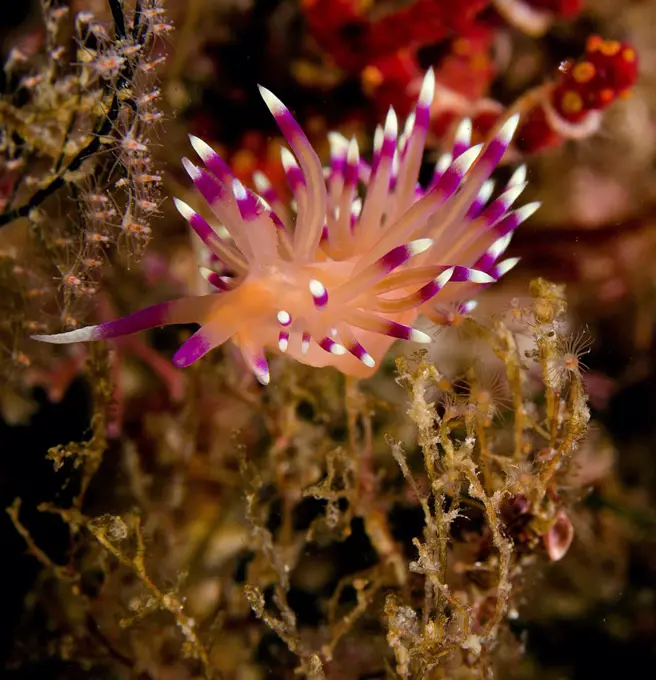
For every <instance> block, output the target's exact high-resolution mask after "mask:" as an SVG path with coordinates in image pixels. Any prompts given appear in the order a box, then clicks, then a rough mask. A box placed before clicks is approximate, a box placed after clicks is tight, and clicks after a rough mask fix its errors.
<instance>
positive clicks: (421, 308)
mask: <svg viewBox="0 0 656 680" xmlns="http://www.w3.org/2000/svg"><path fill="white" fill-rule="evenodd" d="M434 87H435V83H434V77H433V74H432V72H431V71H429V72H428V73H427V75H426V78H425V80H424V84H423V87H422V89H421V92H420V95H419V99H418V102H417V106H416V108H415V111H414V113H413V114H411V116H410V117H409V119H408V121H407V122H406V126H405V130H404V131H403V133H402V134H401V135H399V134H398V124H397V120H396V115H395V114H394V112H393V111H392V110H390V112H389V114H388V116H387V120H386V122H385V126H384V128H378V129H377V131H376V135H375V139H374V157H373V160H372V164H371V165H369V164H368V163H366V162H364V161H362V160H361V159H360V155H359V150H358V147H357V143H356V142H355V140H351V141H350V142H348V141H347V140H345V139H344V138H342V137H341V136H340V135H337V134H335V133H333V134H331V137H330V141H331V159H330V167H329V168H327V169H325V170H324V168H323V167H322V165H321V162H320V160H319V158H318V156H317V154H316V153H315V152H314V150H313V149H312V147H311V145H310V143H309V141H308V140H307V138H306V136H305V134H304V133H303V131H302V130H301V128H300V126H299V125H298V123H297V122H296V121H295V120H294V119H293V117H292V116H291V114H290V112H289V111H288V110H287V109H286V108H285V106H284V105H283V104H282V102H280V101H279V100H278V99H277V98H276V97H275V96H274V95H273V94H272V93H271V92H269V91H268V90H265V89H264V88H261V92H262V96H263V98H264V101H265V103H266V104H267V106H268V107H269V109H270V111H271V113H272V114H273V116H274V118H275V119H276V122H277V123H278V125H279V127H280V129H281V131H282V133H283V135H284V136H285V138H286V140H287V142H288V143H289V146H290V147H291V151H292V152H293V153H292V152H290V151H289V150H287V149H283V152H282V163H283V167H284V170H285V175H286V178H287V181H288V183H289V186H290V189H291V191H292V193H293V195H294V202H295V212H296V214H295V216H294V217H292V214H293V211H291V210H290V206H288V205H286V204H285V203H284V202H283V201H282V200H281V199H280V198H279V197H278V196H277V195H276V193H275V192H274V191H273V189H272V187H271V185H270V183H269V182H268V181H267V179H266V178H265V177H263V176H261V175H259V176H255V177H254V182H255V185H256V187H257V189H258V192H259V193H255V192H254V191H252V190H250V189H247V188H246V187H244V186H243V185H242V184H241V182H239V181H238V180H237V179H236V178H235V177H234V175H233V174H232V173H231V171H230V169H229V168H228V167H227V165H226V164H225V163H224V162H223V161H222V159H221V158H220V157H219V156H218V154H216V152H215V151H213V150H212V149H211V148H210V147H209V146H208V145H207V144H205V143H204V142H203V141H202V140H200V139H198V138H195V137H192V138H191V142H192V146H193V147H194V149H195V150H196V152H197V153H198V155H199V156H200V158H201V160H202V161H203V163H204V166H205V167H199V166H196V165H195V164H193V163H191V162H190V161H189V160H187V159H183V165H184V167H185V169H186V170H187V172H188V173H189V175H190V177H191V179H192V180H193V182H194V184H195V186H196V187H197V189H198V190H199V192H200V193H201V194H202V196H203V197H204V199H205V200H206V201H207V203H208V204H209V206H210V208H211V209H212V211H213V212H214V214H215V216H216V217H217V219H218V220H219V221H220V222H221V223H222V224H223V225H224V226H225V228H226V230H227V231H228V233H229V235H230V238H224V237H223V236H221V235H220V234H219V233H217V232H216V231H215V230H214V229H213V227H212V226H211V225H210V224H208V223H207V222H206V221H205V220H204V219H203V217H201V216H200V215H199V214H198V213H197V212H195V211H194V210H193V209H192V208H190V207H189V206H188V205H186V204H185V203H183V202H182V201H179V200H177V199H174V201H175V204H176V207H177V208H178V210H179V211H180V213H181V214H182V216H183V217H184V218H185V219H186V220H187V221H188V222H189V225H190V226H191V228H192V229H193V230H194V231H195V232H196V234H197V235H198V236H199V237H200V239H201V240H202V241H203V243H204V244H205V246H206V247H207V248H208V249H209V251H210V253H211V256H212V257H213V260H214V265H215V267H214V269H206V268H204V267H201V273H202V274H203V276H204V277H205V278H206V280H207V282H208V290H212V291H214V292H212V293H210V294H208V295H203V296H194V297H187V298H182V299H180V300H174V301H170V302H164V303H160V304H158V305H154V306H152V307H148V308H146V309H142V310H139V311H137V312H135V313H133V314H130V315H128V316H126V317H123V318H121V319H117V320H115V321H110V322H107V323H103V324H100V325H98V326H90V327H87V328H81V329H78V330H74V331H69V332H67V333H60V334H55V335H40V336H34V337H35V338H36V339H38V340H42V341H45V342H51V343H69V342H80V341H89V340H103V339H107V338H112V337H117V336H121V335H126V334H128V333H134V332H137V331H140V330H144V329H147V328H153V327H155V326H161V325H168V324H181V323H198V324H199V325H200V329H199V330H198V331H197V332H196V333H194V334H193V335H192V336H191V337H190V338H189V339H188V340H187V341H186V342H185V343H184V344H183V345H182V347H181V348H180V349H179V350H178V351H177V352H176V354H175V355H174V357H173V362H174V364H176V365H177V366H179V367H185V366H188V365H190V364H191V363H193V362H194V361H196V360H198V359H200V358H201V357H202V356H204V355H205V354H207V353H208V352H209V351H211V350H212V349H213V348H215V347H218V346H219V345H221V344H223V343H224V342H225V341H227V340H231V341H232V342H234V343H235V344H236V345H237V346H238V348H239V349H240V350H241V353H242V356H243V358H244V361H245V362H246V364H247V365H248V366H249V367H250V369H251V370H252V371H253V373H254V374H255V376H256V377H257V379H258V380H259V381H260V382H261V383H263V384H267V383H268V382H269V370H268V366H267V361H266V356H265V351H267V352H270V351H276V352H283V353H287V354H289V355H290V356H292V357H293V358H294V359H296V360H298V361H301V362H303V363H305V364H308V365H311V366H334V367H335V368H337V369H338V370H340V371H341V372H343V373H345V374H347V375H351V376H355V377H367V376H369V375H371V373H372V372H373V371H375V370H376V367H377V366H378V365H379V363H380V361H381V360H382V359H383V357H384V355H385V353H386V352H387V350H388V349H389V347H390V345H391V344H392V342H394V340H395V339H396V338H401V339H404V340H411V341H414V342H421V343H429V342H431V341H432V338H431V337H430V336H428V335H427V334H426V333H423V332H421V331H419V330H416V329H414V328H413V327H412V324H414V323H415V321H416V319H417V317H418V316H419V315H420V314H422V315H424V316H427V317H429V318H431V319H432V320H433V321H435V322H436V323H440V322H442V321H443V318H444V315H443V314H440V313H437V312H436V311H435V304H436V303H445V302H452V301H455V300H466V299H467V298H468V297H469V296H470V295H472V294H473V293H474V292H475V290H476V289H477V288H478V287H480V286H481V285H489V284H490V283H493V282H494V281H496V280H497V279H498V278H499V276H501V275H503V274H504V273H505V272H506V271H508V270H509V269H510V268H512V267H513V266H514V265H515V264H516V262H517V260H516V259H508V260H505V261H502V262H498V259H499V257H500V256H501V255H502V254H503V252H504V251H505V250H506V248H507V247H508V244H509V242H510V238H511V235H512V232H513V231H514V229H516V228H517V227H518V226H519V224H521V222H522V221H524V220H525V219H526V218H527V217H529V216H530V215H531V214H532V212H533V211H534V210H535V209H536V208H537V206H538V204H529V205H526V206H524V207H522V208H519V209H518V210H515V211H511V210H510V207H511V205H512V203H513V202H514V201H515V200H516V198H517V197H518V196H519V194H520V193H521V191H522V190H523V188H524V186H525V182H524V180H525V171H524V169H523V168H520V169H519V170H518V171H517V172H516V173H515V174H514V175H513V177H512V178H511V179H510V181H509V183H508V185H507V186H506V188H505V190H504V191H502V192H501V193H500V195H499V196H498V197H497V198H496V199H495V200H493V201H491V202H490V200H489V199H490V196H491V193H492V185H491V183H490V181H489V176H490V174H491V173H492V171H493V170H494V168H495V167H496V166H497V164H498V163H499V161H500V160H501V157H502V156H503V154H504V153H505V150H506V148H507V146H508V144H509V143H510V140H511V137H512V134H513V132H514V130H515V128H516V126H517V122H518V118H517V116H513V117H512V118H510V119H509V120H508V121H506V122H505V124H504V125H503V126H502V127H501V128H500V129H499V131H498V133H497V134H496V136H495V137H494V138H493V139H491V140H490V142H489V143H488V144H487V145H486V146H485V147H484V148H483V147H482V145H480V146H477V147H470V138H471V123H470V122H469V121H464V122H463V123H462V124H461V126H460V128H459V130H458V133H457V134H456V138H455V142H454V146H453V151H452V153H451V154H446V155H445V156H444V157H443V158H442V159H440V161H439V162H438V164H437V166H436V168H435V172H434V176H433V179H432V181H431V182H430V184H429V185H428V187H426V188H422V187H420V186H419V185H418V175H419V169H420V166H421V163H422V158H423V151H424V144H425V141H426V136H427V132H428V125H429V111H430V105H431V102H432V99H433V93H434ZM456 284H457V285H456Z"/></svg>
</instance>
